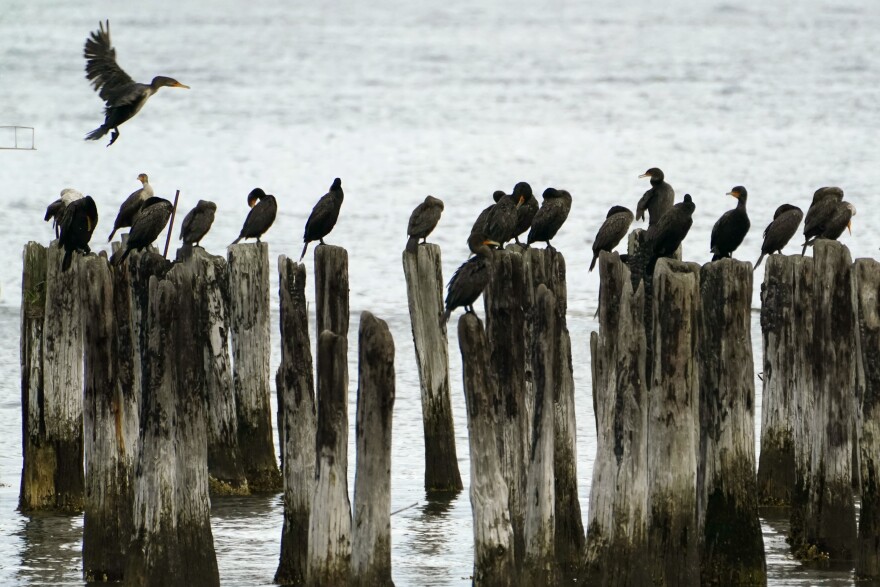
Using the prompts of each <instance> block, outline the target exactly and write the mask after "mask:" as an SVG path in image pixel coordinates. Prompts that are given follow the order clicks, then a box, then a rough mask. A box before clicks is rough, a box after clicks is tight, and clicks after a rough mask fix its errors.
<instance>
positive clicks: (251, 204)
mask: <svg viewBox="0 0 880 587" xmlns="http://www.w3.org/2000/svg"><path fill="white" fill-rule="evenodd" d="M256 205H257V199H256V198H248V207H249V208H253V207H254V206H256Z"/></svg>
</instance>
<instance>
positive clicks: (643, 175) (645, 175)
mask: <svg viewBox="0 0 880 587" xmlns="http://www.w3.org/2000/svg"><path fill="white" fill-rule="evenodd" d="M643 177H650V174H648V173H643V174H641V175H640V176H639V179H642V178H643Z"/></svg>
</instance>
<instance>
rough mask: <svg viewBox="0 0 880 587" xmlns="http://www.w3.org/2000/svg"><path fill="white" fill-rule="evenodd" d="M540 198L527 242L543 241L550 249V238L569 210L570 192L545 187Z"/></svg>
mask: <svg viewBox="0 0 880 587" xmlns="http://www.w3.org/2000/svg"><path fill="white" fill-rule="evenodd" d="M542 198H543V199H544V201H543V202H542V203H541V208H540V209H539V210H538V213H537V214H535V217H534V218H533V219H532V229H531V230H529V238H528V239H527V242H528V244H532V243H534V242H537V241H543V242H546V243H547V248H549V249H552V248H553V245H551V244H550V239H552V238H553V237H554V236H556V233H557V232H558V231H559V229H560V228H561V227H562V224H563V223H564V222H565V219H566V218H568V213H569V211H571V194H570V193H568V192H567V191H565V190H557V189H556V188H547V189H546V190H544V194H543V195H542Z"/></svg>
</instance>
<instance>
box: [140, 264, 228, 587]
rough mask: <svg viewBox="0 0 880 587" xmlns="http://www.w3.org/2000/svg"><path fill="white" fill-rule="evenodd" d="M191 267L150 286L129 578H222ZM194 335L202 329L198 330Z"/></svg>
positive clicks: (163, 581) (210, 581)
mask: <svg viewBox="0 0 880 587" xmlns="http://www.w3.org/2000/svg"><path fill="white" fill-rule="evenodd" d="M194 281H195V279H194V277H193V274H192V272H191V271H190V268H188V267H186V266H182V265H179V266H176V267H175V268H174V269H172V270H171V271H170V272H169V273H168V274H167V275H166V277H165V279H161V280H160V279H158V278H156V277H152V278H151V279H150V286H149V308H148V315H147V316H145V318H146V320H147V331H148V336H147V346H146V348H145V349H144V350H145V353H144V356H143V380H142V384H143V398H142V404H141V422H142V429H141V450H140V455H139V459H138V467H137V474H136V478H135V486H134V507H133V510H134V515H133V532H132V541H131V544H130V547H129V552H128V557H127V560H126V567H125V581H126V584H127V585H135V586H141V585H157V586H158V585H181V586H183V585H195V584H198V585H219V584H220V579H219V575H218V571H217V558H216V555H215V552H214V542H213V535H212V533H211V518H210V515H211V511H210V499H209V497H208V450H207V447H208V442H207V430H206V415H205V410H206V407H205V372H204V369H203V365H204V362H203V353H202V345H201V344H192V338H193V336H194V333H198V317H197V314H198V312H199V308H198V304H199V302H198V301H197V300H196V296H195V291H194V285H195V284H194ZM196 336H197V335H196Z"/></svg>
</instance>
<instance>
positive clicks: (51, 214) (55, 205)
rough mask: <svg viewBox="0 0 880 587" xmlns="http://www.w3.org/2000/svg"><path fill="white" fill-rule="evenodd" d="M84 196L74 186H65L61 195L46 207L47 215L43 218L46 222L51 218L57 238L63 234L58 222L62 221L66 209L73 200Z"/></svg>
mask: <svg viewBox="0 0 880 587" xmlns="http://www.w3.org/2000/svg"><path fill="white" fill-rule="evenodd" d="M82 197H83V195H82V193H80V192H78V191H77V190H75V189H73V188H64V189H63V190H61V197H60V198H58V199H57V200H55V201H54V202H52V203H51V204H49V207H48V208H46V217H45V218H43V220H45V221H46V222H49V220H51V221H52V228H54V229H55V238H58V237H59V236H61V232H60V228H59V226H58V224H59V223H60V222H61V217H62V216H63V215H64V209H65V208H67V206H68V205H69V204H70V203H71V202H73V201H74V200H79V199H80V198H82Z"/></svg>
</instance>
